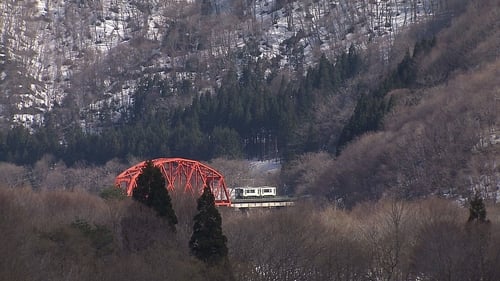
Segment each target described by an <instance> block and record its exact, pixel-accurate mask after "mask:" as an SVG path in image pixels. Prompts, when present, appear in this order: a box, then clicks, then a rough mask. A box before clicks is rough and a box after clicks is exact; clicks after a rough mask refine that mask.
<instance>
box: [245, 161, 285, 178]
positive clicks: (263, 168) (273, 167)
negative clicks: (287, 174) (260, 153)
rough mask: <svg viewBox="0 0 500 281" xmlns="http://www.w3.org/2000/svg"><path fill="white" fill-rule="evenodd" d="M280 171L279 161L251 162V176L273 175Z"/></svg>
mask: <svg viewBox="0 0 500 281" xmlns="http://www.w3.org/2000/svg"><path fill="white" fill-rule="evenodd" d="M280 170H281V163H280V161H279V159H273V160H265V161H251V162H250V171H251V173H252V174H253V175H263V174H275V173H279V172H280Z"/></svg>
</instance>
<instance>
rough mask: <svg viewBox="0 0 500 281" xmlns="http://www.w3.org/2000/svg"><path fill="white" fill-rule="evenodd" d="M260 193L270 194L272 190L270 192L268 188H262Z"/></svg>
mask: <svg viewBox="0 0 500 281" xmlns="http://www.w3.org/2000/svg"><path fill="white" fill-rule="evenodd" d="M262 192H265V193H270V192H272V190H271V189H270V188H264V189H263V190H262Z"/></svg>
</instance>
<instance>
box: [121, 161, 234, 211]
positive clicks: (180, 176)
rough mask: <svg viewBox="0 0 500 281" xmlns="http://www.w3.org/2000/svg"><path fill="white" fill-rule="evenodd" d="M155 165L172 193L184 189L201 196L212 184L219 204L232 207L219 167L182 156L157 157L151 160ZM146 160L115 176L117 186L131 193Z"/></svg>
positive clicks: (216, 202) (216, 201)
mask: <svg viewBox="0 0 500 281" xmlns="http://www.w3.org/2000/svg"><path fill="white" fill-rule="evenodd" d="M152 162H153V165H154V166H155V167H159V168H160V171H161V173H162V174H163V176H164V177H165V188H167V189H168V190H169V191H171V192H178V191H177V190H176V188H177V189H179V188H181V189H183V192H185V193H186V192H190V193H192V194H193V195H201V193H203V187H204V186H205V185H209V187H210V189H211V190H212V193H213V194H214V196H215V204H216V205H217V206H231V199H230V197H229V191H228V189H227V187H226V182H225V180H224V176H223V175H222V174H221V173H219V172H218V171H217V170H215V169H213V168H211V167H210V166H208V165H205V164H203V163H201V162H198V161H195V160H189V159H183V158H158V159H154V160H152ZM145 164H146V161H142V162H140V163H137V164H136V165H134V166H132V167H130V168H128V169H127V170H125V171H123V172H122V173H120V174H119V175H118V176H117V177H116V179H115V186H116V187H118V188H121V189H125V190H126V192H127V195H128V196H132V191H133V190H134V188H135V187H136V186H137V177H139V175H140V173H141V170H142V168H143V167H144V166H145Z"/></svg>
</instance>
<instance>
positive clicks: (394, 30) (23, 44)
mask: <svg viewBox="0 0 500 281" xmlns="http://www.w3.org/2000/svg"><path fill="white" fill-rule="evenodd" d="M453 2H454V1H431V0H425V1H416V0H413V1H400V0H391V1H379V0H377V1H366V0H360V1H344V0H342V1H333V0H321V1H295V2H293V1H280V0H265V1H225V0H213V1H194V2H192V1H160V0H136V1H125V0H99V1H86V0H84V1H69V0H67V1H66V0H57V1H54V0H27V1H16V0H6V1H2V3H0V11H1V12H2V13H0V63H1V69H0V93H1V95H0V126H2V127H5V126H9V125H12V124H22V125H24V126H27V127H33V126H34V127H37V126H40V125H42V124H43V123H44V122H47V119H50V118H49V117H48V116H47V113H48V112H51V111H53V110H54V109H56V110H55V111H56V115H57V119H58V124H60V125H61V126H63V127H64V126H68V124H71V123H78V125H79V126H81V127H83V128H84V129H85V130H87V131H94V132H95V131H96V130H98V129H97V128H96V127H100V126H103V125H109V123H110V122H119V121H123V118H126V117H127V114H128V112H129V111H130V109H131V107H132V105H133V104H134V99H135V95H136V92H137V90H138V89H140V87H141V85H143V84H144V83H146V81H149V80H152V79H153V78H154V79H155V81H157V80H161V83H160V85H156V87H157V88H160V87H161V89H160V90H159V97H158V99H157V100H156V104H160V106H164V107H176V106H179V105H180V106H185V105H186V104H188V103H190V102H191V99H192V96H193V95H194V94H196V93H200V92H204V91H206V90H213V89H214V88H216V87H217V85H218V83H220V78H221V77H222V76H223V75H224V72H227V71H228V70H229V69H236V70H237V71H238V72H240V71H241V69H242V68H243V67H244V66H245V65H246V64H247V63H248V62H250V61H255V60H259V59H261V60H269V61H270V62H272V63H271V64H269V65H267V66H265V70H266V71H267V72H272V73H274V72H280V71H284V70H286V71H287V72H290V71H291V72H299V73H300V74H302V73H304V71H305V70H306V69H307V67H308V66H309V65H312V64H315V63H316V62H317V61H318V58H319V57H320V55H321V54H322V53H326V54H327V55H328V57H330V58H334V57H335V56H337V55H338V54H340V53H341V52H342V51H344V50H346V49H347V48H348V47H349V46H350V44H352V43H354V44H356V45H358V46H366V44H367V42H368V41H380V42H381V44H382V45H383V49H384V50H382V49H381V56H387V55H388V52H389V50H390V45H391V44H392V41H393V39H394V36H395V35H396V34H398V33H399V32H400V31H401V30H404V29H405V28H406V27H407V26H409V25H411V24H414V23H417V22H419V21H423V20H426V19H429V18H433V17H434V16H435V15H439V14H441V13H444V12H446V11H448V9H449V8H450V6H452V4H450V3H453ZM384 53H385V54H384Z"/></svg>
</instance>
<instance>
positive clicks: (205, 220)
mask: <svg viewBox="0 0 500 281" xmlns="http://www.w3.org/2000/svg"><path fill="white" fill-rule="evenodd" d="M197 210H198V213H197V214H196V215H195V216H194V226H193V235H192V236H191V240H189V249H190V250H191V254H192V255H193V256H195V257H196V258H198V259H199V260H201V261H203V262H204V263H205V264H207V265H210V266H213V265H220V264H223V263H224V262H226V261H227V246H226V242H227V238H226V236H224V234H222V218H221V216H220V214H219V211H217V208H216V207H215V198H214V195H213V194H212V191H211V190H210V188H209V187H208V186H205V188H204V189H203V194H202V195H201V196H200V198H198V207H197Z"/></svg>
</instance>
